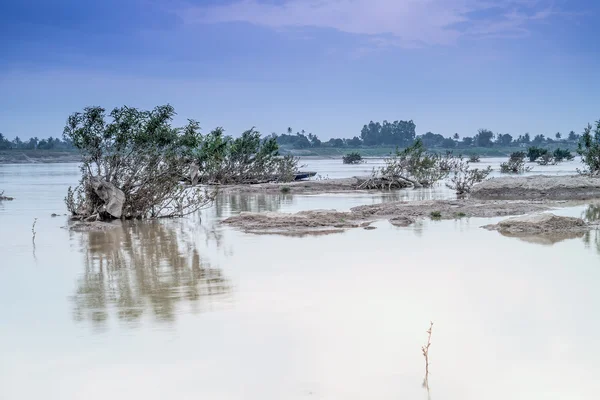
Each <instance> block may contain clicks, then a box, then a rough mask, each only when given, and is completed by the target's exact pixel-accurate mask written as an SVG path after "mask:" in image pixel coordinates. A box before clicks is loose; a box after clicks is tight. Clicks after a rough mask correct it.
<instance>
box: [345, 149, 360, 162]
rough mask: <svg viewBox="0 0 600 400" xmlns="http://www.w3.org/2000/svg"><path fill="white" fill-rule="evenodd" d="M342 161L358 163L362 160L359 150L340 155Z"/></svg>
mask: <svg viewBox="0 0 600 400" xmlns="http://www.w3.org/2000/svg"><path fill="white" fill-rule="evenodd" d="M342 161H343V163H344V164H360V163H362V162H363V158H362V156H361V155H360V153H359V152H356V151H355V152H352V153H348V154H346V155H344V157H342Z"/></svg>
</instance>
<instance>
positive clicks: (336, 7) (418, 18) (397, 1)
mask: <svg viewBox="0 0 600 400" xmlns="http://www.w3.org/2000/svg"><path fill="white" fill-rule="evenodd" d="M548 1H549V0H497V1H490V0H329V1H327V0H283V1H282V2H280V3H273V2H265V1H261V0H239V1H237V2H234V3H230V4H227V5H218V6H192V7H189V8H187V9H185V10H182V11H181V12H180V13H179V14H180V16H181V17H182V18H183V19H184V20H185V21H186V22H187V23H222V22H247V23H251V24H255V25H260V26H266V27H270V28H275V29H282V28H301V27H316V28H325V29H333V30H337V31H340V32H345V33H350V34H356V35H367V36H370V37H372V38H378V37H379V38H385V39H381V40H382V41H385V42H386V43H389V44H390V45H396V46H402V47H422V46H431V45H450V44H454V43H456V42H457V41H458V39H459V38H461V37H465V36H467V37H469V36H470V37H472V36H483V37H484V36H491V35H493V36H506V37H514V36H523V35H526V34H528V32H529V29H530V25H531V24H532V23H533V22H535V21H541V20H545V19H548V18H551V17H553V16H554V15H556V14H557V13H558V11H556V10H553V9H552V8H551V7H550V5H549V4H548ZM481 15H485V16H484V17H482V16H481Z"/></svg>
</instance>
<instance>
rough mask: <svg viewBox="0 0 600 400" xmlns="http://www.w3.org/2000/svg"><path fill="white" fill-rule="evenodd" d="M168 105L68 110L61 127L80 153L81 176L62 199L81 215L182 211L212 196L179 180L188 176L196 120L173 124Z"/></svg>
mask: <svg viewBox="0 0 600 400" xmlns="http://www.w3.org/2000/svg"><path fill="white" fill-rule="evenodd" d="M174 116H175V110H174V109H173V107H172V106H170V105H165V106H158V107H156V108H154V109H153V110H152V111H142V110H137V109H135V108H129V107H120V108H115V109H114V110H113V111H111V113H110V114H109V117H110V120H109V121H107V119H106V114H105V110H104V109H103V108H101V107H87V108H85V109H84V110H83V112H77V113H74V114H72V115H71V116H70V117H69V118H68V121H67V126H66V127H65V130H64V137H65V139H69V140H71V141H72V142H73V144H74V146H75V147H76V148H77V149H79V151H80V152H81V154H82V161H83V162H82V165H81V180H80V182H79V186H78V187H77V188H75V189H72V188H69V191H68V194H67V198H66V199H65V200H66V203H67V208H68V209H69V211H70V212H71V213H72V214H73V215H74V216H79V217H81V218H88V217H95V218H97V219H106V218H158V217H175V216H183V215H186V214H189V213H192V212H195V211H197V210H198V209H200V208H202V207H203V206H205V205H207V204H208V203H210V202H211V201H212V198H213V196H212V194H209V193H208V192H207V191H205V190H203V189H200V188H197V187H195V188H189V187H185V186H184V185H182V184H181V179H182V178H183V177H184V176H189V174H190V170H191V156H192V153H193V151H194V149H195V148H196V147H197V145H198V139H199V126H198V123H197V122H195V121H189V122H188V124H187V125H186V126H185V127H183V128H174V127H172V126H171V121H172V119H173V117H174Z"/></svg>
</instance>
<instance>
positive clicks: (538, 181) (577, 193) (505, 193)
mask: <svg viewBox="0 0 600 400" xmlns="http://www.w3.org/2000/svg"><path fill="white" fill-rule="evenodd" d="M471 197H472V198H476V199H502V200H515V199H520V200H523V199H551V200H587V199H596V198H600V178H592V177H589V176H583V175H570V176H546V175H534V176H519V177H502V178H492V179H488V180H487V181H484V182H482V183H480V184H478V185H475V187H474V188H473V190H472V192H471Z"/></svg>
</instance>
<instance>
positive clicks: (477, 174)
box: [446, 156, 492, 196]
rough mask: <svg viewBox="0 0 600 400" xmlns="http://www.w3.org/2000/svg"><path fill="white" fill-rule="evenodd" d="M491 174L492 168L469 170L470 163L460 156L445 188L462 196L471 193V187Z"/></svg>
mask: <svg viewBox="0 0 600 400" xmlns="http://www.w3.org/2000/svg"><path fill="white" fill-rule="evenodd" d="M491 173H492V167H490V166H488V167H487V168H484V169H479V168H473V169H471V166H470V162H469V161H464V159H463V158H462V156H459V157H458V158H457V162H456V163H455V168H454V169H453V172H452V173H451V175H450V181H449V182H447V183H446V186H447V187H449V188H450V189H452V190H455V191H456V194H457V195H459V196H462V195H465V194H468V193H471V189H473V186H474V185H475V184H477V183H479V182H483V180H484V179H485V178H487V177H488V175H489V174H491Z"/></svg>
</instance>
